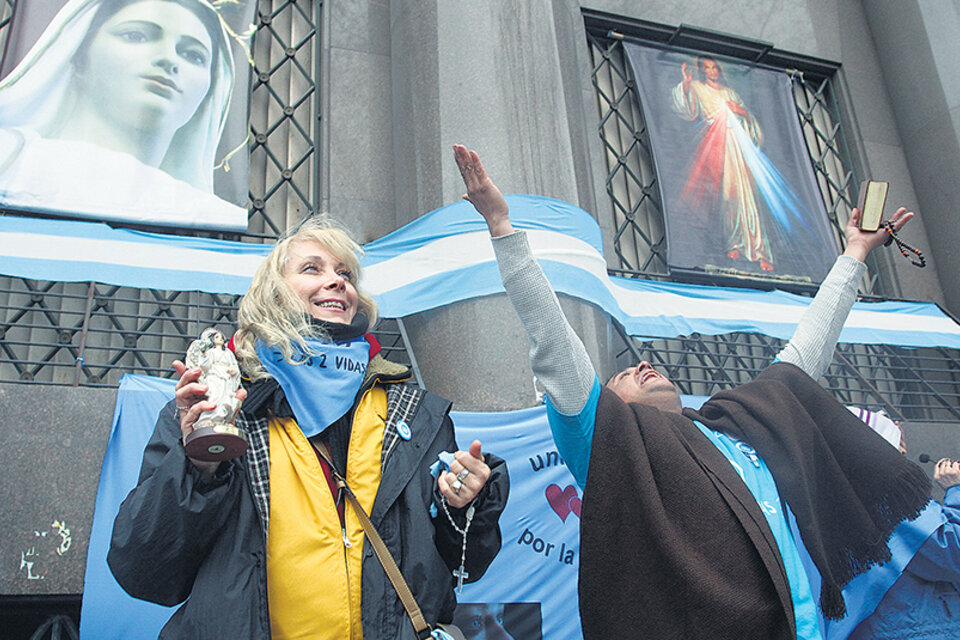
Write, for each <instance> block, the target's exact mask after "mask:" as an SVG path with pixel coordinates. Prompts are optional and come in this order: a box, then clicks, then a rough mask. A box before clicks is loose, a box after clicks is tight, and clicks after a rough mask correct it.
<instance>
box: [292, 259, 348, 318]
mask: <svg viewBox="0 0 960 640" xmlns="http://www.w3.org/2000/svg"><path fill="white" fill-rule="evenodd" d="M353 278H354V275H353V274H352V273H350V270H349V269H348V268H347V266H346V265H344V264H343V262H341V261H340V260H339V259H338V258H337V257H336V256H334V255H333V254H332V253H330V252H329V251H327V249H326V248H325V247H324V246H323V245H322V244H320V243H319V242H317V241H316V240H306V241H301V242H293V243H291V245H290V249H289V254H288V256H287V264H286V266H285V267H284V270H283V279H284V281H286V283H287V284H288V285H290V288H291V289H293V291H294V293H296V294H297V297H298V298H300V300H301V301H302V302H303V304H304V308H305V310H306V312H307V313H309V314H310V315H311V316H313V317H314V318H316V319H318V320H326V321H327V322H337V323H341V324H350V323H351V322H353V317H354V316H355V315H356V314H357V288H356V286H355V285H354V284H353Z"/></svg>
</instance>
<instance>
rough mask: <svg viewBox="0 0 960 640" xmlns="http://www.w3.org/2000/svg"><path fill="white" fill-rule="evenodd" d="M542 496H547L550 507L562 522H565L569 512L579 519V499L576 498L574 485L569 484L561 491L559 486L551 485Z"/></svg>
mask: <svg viewBox="0 0 960 640" xmlns="http://www.w3.org/2000/svg"><path fill="white" fill-rule="evenodd" d="M544 495H546V496H547V502H549V503H550V507H551V508H552V509H553V510H554V512H556V514H557V515H558V516H560V519H561V520H563V521H564V522H566V521H567V516H568V515H570V512H571V511H573V512H574V513H575V514H577V517H578V518H579V517H580V498H579V496H577V488H576V487H575V486H574V485H572V484H570V485H567V488H566V489H561V488H560V485H556V484H551V485H550V486H548V487H547V489H546V491H544Z"/></svg>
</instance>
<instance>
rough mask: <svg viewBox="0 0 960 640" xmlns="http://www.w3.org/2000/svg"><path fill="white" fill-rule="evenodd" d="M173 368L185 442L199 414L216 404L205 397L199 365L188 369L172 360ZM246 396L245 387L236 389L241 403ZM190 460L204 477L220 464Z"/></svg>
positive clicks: (214, 407)
mask: <svg viewBox="0 0 960 640" xmlns="http://www.w3.org/2000/svg"><path fill="white" fill-rule="evenodd" d="M173 368H174V370H175V371H176V372H177V375H179V376H180V380H179V381H178V382H177V390H176V394H175V397H176V400H177V417H178V418H179V419H180V431H181V432H182V434H183V436H182V441H183V442H186V439H187V436H188V435H190V434H191V433H193V431H194V429H195V425H196V423H197V420H198V419H199V418H200V414H201V413H203V412H204V411H212V410H213V409H216V407H217V404H216V403H215V402H211V401H210V400H208V399H207V391H208V387H207V385H205V384H202V383H201V382H200V375H201V374H202V373H203V371H202V370H201V369H200V368H199V367H194V368H193V369H188V368H187V365H185V364H184V363H183V362H181V361H180V360H174V361H173ZM246 397H247V390H246V389H243V388H240V389H237V399H238V400H239V401H240V402H241V403H242V402H243V401H244V399H246ZM190 462H192V463H193V465H194V466H195V467H196V468H197V470H198V471H199V472H200V475H201V476H203V477H204V478H209V477H211V476H213V474H214V472H215V471H216V470H217V466H218V465H219V464H220V463H219V462H205V461H203V460H197V459H195V458H190Z"/></svg>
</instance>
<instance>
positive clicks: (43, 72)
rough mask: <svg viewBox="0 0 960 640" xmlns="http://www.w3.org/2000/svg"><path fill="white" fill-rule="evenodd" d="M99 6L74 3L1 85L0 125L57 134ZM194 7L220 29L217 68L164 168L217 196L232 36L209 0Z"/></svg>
mask: <svg viewBox="0 0 960 640" xmlns="http://www.w3.org/2000/svg"><path fill="white" fill-rule="evenodd" d="M171 1H175V0H171ZM101 3H102V0H70V2H68V3H67V4H65V5H64V6H63V8H62V9H61V10H60V11H59V12H58V13H57V15H56V16H54V18H53V20H52V21H51V22H50V25H49V26H48V27H47V28H46V29H45V30H44V31H43V33H42V34H41V35H40V38H39V39H38V40H37V42H36V43H35V44H34V45H33V47H31V48H30V51H28V52H27V54H26V56H24V58H23V60H21V61H20V63H19V64H18V65H17V66H16V67H15V68H14V70H13V71H11V72H10V74H9V75H8V76H7V77H6V78H4V79H3V80H2V81H0V127H3V128H17V127H22V128H27V129H33V130H34V131H36V132H38V133H39V134H40V135H41V136H46V135H48V134H49V132H50V131H52V130H53V128H54V127H55V126H56V125H57V121H58V119H59V118H61V117H62V115H63V114H64V113H66V109H67V108H69V106H70V102H71V101H72V100H73V99H74V96H73V95H72V78H73V67H72V61H73V57H74V55H75V54H76V52H77V49H78V48H79V47H80V43H81V42H83V39H84V36H85V35H86V34H87V31H88V30H89V29H90V23H91V22H92V20H93V16H94V14H95V13H96V11H97V8H98V7H99V6H100V4H101ZM191 5H192V7H191V8H193V9H195V11H194V12H196V10H201V11H208V12H210V14H211V15H212V17H213V19H214V22H215V24H217V25H218V26H219V29H220V44H219V46H218V47H217V51H216V52H215V53H214V55H216V56H217V58H218V61H219V64H218V65H217V71H216V74H215V75H214V77H213V78H211V82H210V89H209V90H208V92H207V95H206V96H204V99H203V101H201V103H200V106H199V107H197V111H196V112H195V113H194V114H193V117H192V118H191V119H190V120H189V121H187V123H186V124H184V125H183V126H182V127H180V128H179V129H178V130H177V132H176V133H175V134H174V136H173V139H172V141H171V143H170V146H169V148H168V149H167V152H166V154H165V155H164V157H163V161H162V162H161V163H160V169H162V170H163V171H164V172H166V173H167V174H169V175H171V176H172V177H174V178H177V179H179V180H183V181H184V182H187V183H188V184H190V185H191V186H193V187H196V188H197V189H201V190H203V191H205V192H207V193H213V166H214V163H215V158H216V152H217V145H218V143H219V141H220V135H221V133H223V127H224V123H225V122H226V118H227V111H228V110H229V107H230V94H231V92H232V90H233V78H234V65H233V55H232V54H231V52H230V44H229V43H230V39H229V36H228V34H227V32H226V30H225V29H224V27H223V23H222V22H221V20H220V15H219V14H218V13H217V11H216V10H215V9H214V8H213V6H212V5H210V3H209V2H207V0H194V2H191Z"/></svg>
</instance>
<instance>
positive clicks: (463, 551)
mask: <svg viewBox="0 0 960 640" xmlns="http://www.w3.org/2000/svg"><path fill="white" fill-rule="evenodd" d="M440 505H441V506H442V507H443V512H444V513H445V514H447V520H449V521H450V524H451V525H452V526H453V530H454V531H456V532H457V533H459V534H460V535H461V536H463V545H462V546H461V547H460V568H459V569H457V570H456V571H454V572H453V575H454V576H456V578H457V595H460V594H461V593H463V581H464V579H465V578H469V577H470V574H469V573H467V570H466V569H464V566H463V565H464V564H466V562H467V531H469V530H470V523H471V522H473V514H474V512H475V511H476V508H475V507H474V506H473V503H470V506H469V507H467V513H466V517H467V522H466V524H464V525H463V529H461V528H460V527H458V526H457V523H456V522H454V520H453V516H451V515H450V511H449V510H448V509H447V499H446V498H441V499H440Z"/></svg>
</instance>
